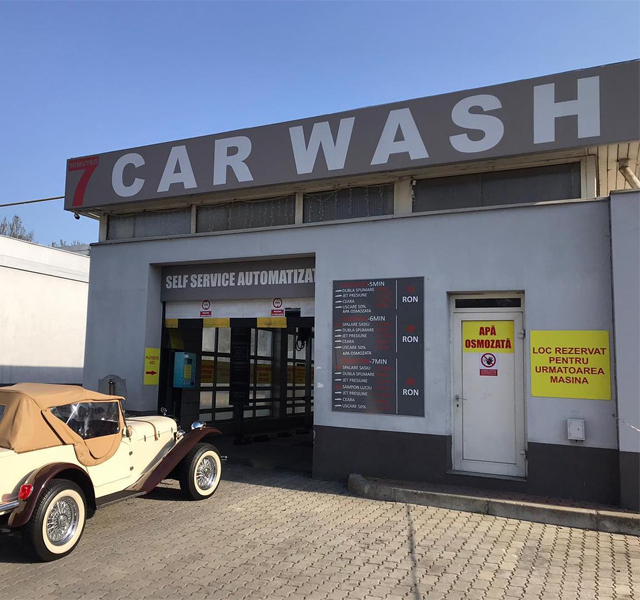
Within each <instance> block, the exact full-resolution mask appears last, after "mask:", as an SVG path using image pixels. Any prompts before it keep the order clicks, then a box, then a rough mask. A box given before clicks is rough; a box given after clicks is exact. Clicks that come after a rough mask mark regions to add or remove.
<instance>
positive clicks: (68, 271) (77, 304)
mask: <svg viewBox="0 0 640 600" xmlns="http://www.w3.org/2000/svg"><path fill="white" fill-rule="evenodd" d="M88 291H89V257H88V256H86V255H82V254H77V253H74V252H66V251H64V250H58V249H57V248H50V247H48V246H40V245H39V244H33V243H31V242H25V241H23V240H18V239H14V238H10V237H5V236H0V385H10V384H13V383H19V382H25V381H29V382H39V383H72V384H81V383H82V367H83V364H84V342H85V332H86V321H87V295H88Z"/></svg>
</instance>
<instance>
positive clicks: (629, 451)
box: [65, 61, 640, 510]
mask: <svg viewBox="0 0 640 600" xmlns="http://www.w3.org/2000/svg"><path fill="white" fill-rule="evenodd" d="M639 74H640V66H639V62H638V61H632V62H626V63H620V64H613V65H606V66H601V67H595V68H591V69H585V70H581V71H573V72H567V73H560V74H556V75H550V76H546V77H540V78H536V79H530V80H524V81H517V82H513V83H506V84H501V85H495V86H489V87H485V88H482V89H476V90H466V91H458V92H453V93H448V94H444V95H440V96H433V97H427V98H420V99H415V100H409V101H403V102H396V103H393V104H388V105H382V106H374V107H370V108H364V109H357V110H353V111H346V112H343V113H338V114H331V115H325V116H320V117H314V118H308V119H302V120H298V121H292V122H288V123H278V124H275V125H266V126H263V127H256V128H251V129H245V130H239V131H233V132H228V133H220V134H215V135H206V136H203V137H198V138H193V139H185V140H180V141H176V142H168V143H162V144H155V145H151V146H144V147H140V148H133V149H128V150H122V151H117V152H108V153H105V154H99V155H94V156H85V157H82V158H74V159H71V160H69V161H68V164H67V184H66V205H65V206H66V209H67V210H71V211H74V212H76V213H80V214H83V215H88V216H93V217H95V218H98V219H99V220H100V241H99V242H98V243H97V244H94V245H93V247H92V250H91V278H90V291H89V309H88V329H87V342H86V357H85V368H84V385H85V386H87V387H89V388H96V387H97V386H98V381H99V380H100V379H102V378H104V377H105V376H107V375H109V374H115V375H118V376H119V377H121V378H122V379H124V380H126V387H127V395H128V398H127V403H128V404H127V406H128V408H129V409H130V410H141V411H142V410H146V411H157V410H158V409H159V408H160V407H167V409H168V410H169V412H170V413H173V414H176V415H178V416H179V418H180V419H181V421H182V422H183V424H184V425H187V426H188V425H189V424H190V423H191V422H192V421H194V420H196V419H199V420H202V421H207V422H212V423H214V424H215V425H216V426H218V427H220V428H221V429H222V430H223V432H225V433H230V434H235V435H238V436H242V435H246V434H247V432H255V431H268V430H270V431H274V430H277V429H278V428H286V427H287V426H292V427H299V426H307V427H312V428H313V433H314V445H313V474H314V476H316V477H320V478H332V479H346V478H347V476H348V475H349V474H350V473H361V474H363V475H370V476H378V477H387V478H394V479H406V480H414V481H428V482H437V483H447V484H455V485H465V486H477V487H483V488H499V489H507V490H513V491H519V492H525V493H531V494H541V495H548V496H554V497H560V498H574V499H581V500H588V501H597V502H605V503H610V504H620V505H622V506H626V507H629V508H635V509H636V510H638V508H639V495H640V480H639V472H640V460H639V459H640V431H639V430H640V400H639V381H638V365H639V364H640V356H639V344H638V340H639V339H640V323H639V317H640V308H639V296H640V294H639V289H640V235H639V225H640V190H639V189H638V187H639V185H640V184H639V182H638V177H637V175H638V155H639V140H640V123H639V110H638V107H639V105H640V94H639V86H640V83H639Z"/></svg>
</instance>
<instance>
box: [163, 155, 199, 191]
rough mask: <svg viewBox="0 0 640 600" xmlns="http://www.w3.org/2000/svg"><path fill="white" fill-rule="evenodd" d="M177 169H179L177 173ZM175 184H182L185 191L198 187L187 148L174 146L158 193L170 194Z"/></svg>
mask: <svg viewBox="0 0 640 600" xmlns="http://www.w3.org/2000/svg"><path fill="white" fill-rule="evenodd" d="M176 168H177V169H178V170H177V171H176ZM174 183H181V184H182V186H183V187H184V189H185V190H190V189H193V188H195V187H198V186H197V185H196V178H195V177H194V175H193V169H192V168H191V161H190V160H189V154H188V153H187V147H186V146H174V147H173V148H171V152H170V153H169V158H167V164H166V165H165V166H164V172H163V173H162V179H160V184H159V185H158V191H159V192H168V191H169V188H170V187H171V185H173V184H174Z"/></svg>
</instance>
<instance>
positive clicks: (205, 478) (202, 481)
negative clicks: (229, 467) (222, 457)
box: [196, 456, 218, 490]
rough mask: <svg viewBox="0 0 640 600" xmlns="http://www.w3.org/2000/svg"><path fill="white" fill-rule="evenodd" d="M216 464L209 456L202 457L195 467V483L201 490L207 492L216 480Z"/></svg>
mask: <svg viewBox="0 0 640 600" xmlns="http://www.w3.org/2000/svg"><path fill="white" fill-rule="evenodd" d="M217 471H218V469H217V467H216V463H215V461H214V460H213V458H211V457H210V456H204V458H203V459H202V460H201V461H200V463H199V464H198V466H197V467H196V482H197V483H198V487H199V488H200V489H202V490H208V489H209V488H210V487H211V486H212V485H213V483H214V482H215V480H216V474H217Z"/></svg>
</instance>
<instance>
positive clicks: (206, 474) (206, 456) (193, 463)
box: [178, 442, 222, 500]
mask: <svg viewBox="0 0 640 600" xmlns="http://www.w3.org/2000/svg"><path fill="white" fill-rule="evenodd" d="M178 475H179V476H178V479H179V481H180V489H181V490H182V493H183V494H184V496H185V497H186V498H187V499H189V500H204V499H205V498H209V497H211V496H212V495H213V494H214V493H215V491H216V489H218V485H220V477H221V476H222V463H221V461H220V454H219V453H218V451H217V450H216V448H215V446H212V445H211V444H207V443H205V442H201V443H199V444H196V445H195V446H194V447H193V449H192V450H191V451H190V452H189V453H188V454H187V455H186V456H185V457H184V458H183V459H182V462H181V463H180V470H179V474H178Z"/></svg>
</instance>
